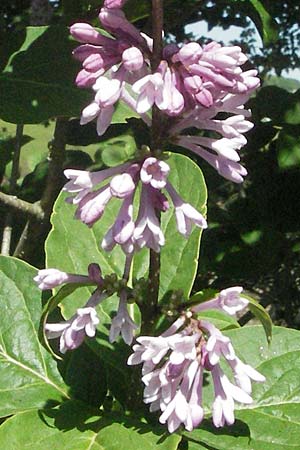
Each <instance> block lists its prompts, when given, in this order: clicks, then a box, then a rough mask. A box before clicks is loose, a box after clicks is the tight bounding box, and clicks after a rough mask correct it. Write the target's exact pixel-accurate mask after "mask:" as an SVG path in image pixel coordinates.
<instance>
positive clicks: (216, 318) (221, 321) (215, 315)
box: [198, 309, 240, 331]
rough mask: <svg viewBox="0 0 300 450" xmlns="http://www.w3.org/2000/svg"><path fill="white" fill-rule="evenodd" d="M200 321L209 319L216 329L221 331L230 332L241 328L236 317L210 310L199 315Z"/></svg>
mask: <svg viewBox="0 0 300 450" xmlns="http://www.w3.org/2000/svg"><path fill="white" fill-rule="evenodd" d="M198 318H199V319H208V320H209V321H210V322H211V323H213V324H214V326H215V327H217V328H219V330H223V331H224V330H230V329H231V328H239V327H240V325H239V323H238V322H237V321H236V319H235V318H234V317H231V316H229V315H228V314H225V313H223V312H222V311H217V310H213V309H209V310H207V311H201V313H199V314H198Z"/></svg>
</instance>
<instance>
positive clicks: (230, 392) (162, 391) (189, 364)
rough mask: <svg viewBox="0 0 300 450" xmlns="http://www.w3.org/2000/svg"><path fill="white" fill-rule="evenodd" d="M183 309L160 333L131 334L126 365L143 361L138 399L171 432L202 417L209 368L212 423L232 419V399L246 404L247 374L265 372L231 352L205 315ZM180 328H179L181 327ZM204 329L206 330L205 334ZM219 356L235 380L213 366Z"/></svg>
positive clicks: (252, 377)
mask: <svg viewBox="0 0 300 450" xmlns="http://www.w3.org/2000/svg"><path fill="white" fill-rule="evenodd" d="M191 317H192V314H191V313H189V312H188V313H186V314H185V315H182V316H181V317H180V318H179V319H177V320H176V322H174V323H173V324H172V325H171V326H170V327H169V328H168V330H166V331H165V333H163V334H162V335H161V336H158V337H148V336H142V337H140V338H137V344H136V345H134V346H133V352H134V353H133V354H132V355H131V356H130V357H129V359H128V364H129V365H135V364H140V363H142V364H143V368H142V374H143V377H142V381H143V383H144V384H145V389H144V402H145V403H146V404H149V405H150V411H159V410H160V411H161V415H160V418H159V421H160V422H161V423H163V424H164V423H167V425H168V430H169V432H170V433H173V432H174V431H175V430H177V429H178V428H179V426H180V425H181V424H183V425H184V426H185V429H186V430H188V431H192V430H193V429H194V428H195V427H196V426H198V425H199V424H200V423H201V421H202V419H203V414H204V412H203V408H202V384H203V373H204V370H207V371H208V372H210V373H211V374H212V377H213V383H214V390H215V400H214V402H213V408H212V409H213V422H214V425H215V426H216V427H220V426H224V425H225V424H226V423H227V424H228V425H230V424H233V422H234V402H235V401H237V402H240V403H245V404H251V403H252V402H253V400H252V398H251V397H250V395H249V394H250V393H251V380H255V381H260V382H261V381H264V380H265V378H264V376H263V375H261V374H260V373H259V372H257V371H256V370H255V369H253V368H252V367H251V366H248V365H247V364H244V363H242V362H241V361H240V360H239V359H238V358H237V357H236V355H235V353H234V350H233V347H232V345H231V342H230V340H229V338H227V337H225V336H223V335H222V333H221V332H220V331H219V330H218V329H217V328H216V327H214V325H213V324H211V323H209V322H207V321H202V320H201V321H198V322H196V321H195V319H193V318H192V319H191V322H190V324H188V323H186V322H187V321H188V320H189V319H190V318H191ZM184 325H186V326H185V328H183V329H182V327H183V326H184ZM207 334H209V336H208V337H207ZM221 355H222V356H224V357H225V360H226V361H227V362H228V364H229V365H230V367H231V368H232V371H233V374H234V377H235V380H236V385H234V384H233V383H231V382H230V381H229V379H228V378H227V376H226V375H225V374H224V373H223V371H222V370H221V368H220V366H219V361H220V356H221Z"/></svg>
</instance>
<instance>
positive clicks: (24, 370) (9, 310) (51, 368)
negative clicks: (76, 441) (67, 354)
mask: <svg viewBox="0 0 300 450" xmlns="http://www.w3.org/2000/svg"><path fill="white" fill-rule="evenodd" d="M0 267H1V272H0V321H1V326H0V360H1V364H0V393H1V395H0V416H2V417H3V416H7V415H9V414H13V413H17V412H19V411H24V410H26V409H33V408H39V407H43V406H44V405H45V404H46V403H47V402H49V401H60V400H61V399H64V398H67V397H68V389H67V387H66V386H65V384H64V382H63V380H62V378H61V376H60V374H59V372H58V370H57V367H56V364H55V362H54V361H53V360H52V358H51V356H50V355H49V354H48V352H46V350H45V349H44V348H43V347H42V346H41V345H40V343H39V340H38V328H39V322H40V318H41V291H40V290H39V289H38V288H37V287H36V285H35V283H34V282H33V277H34V276H35V275H36V269H34V268H33V267H31V266H29V265H28V264H26V263H24V262H22V261H19V260H17V259H14V258H9V257H3V256H1V257H0Z"/></svg>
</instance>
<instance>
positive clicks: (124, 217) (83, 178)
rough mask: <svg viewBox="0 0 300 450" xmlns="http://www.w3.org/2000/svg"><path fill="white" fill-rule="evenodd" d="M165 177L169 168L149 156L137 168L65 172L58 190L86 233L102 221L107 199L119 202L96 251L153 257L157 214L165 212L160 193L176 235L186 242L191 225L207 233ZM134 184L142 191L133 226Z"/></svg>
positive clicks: (159, 236)
mask: <svg viewBox="0 0 300 450" xmlns="http://www.w3.org/2000/svg"><path fill="white" fill-rule="evenodd" d="M169 172H170V167H169V165H168V164H167V163H166V162H165V161H160V160H158V159H157V158H154V157H153V156H151V157H148V158H146V159H144V160H143V161H142V162H140V163H130V162H128V163H125V164H122V165H120V166H117V167H113V168H110V169H105V170H102V171H99V172H85V171H81V170H72V169H68V170H65V175H66V177H67V178H68V179H69V180H70V181H69V182H68V183H67V184H66V185H65V187H64V190H65V191H67V192H69V193H71V194H72V196H71V197H68V198H67V201H68V202H69V203H73V204H74V205H76V206H77V209H76V213H75V217H76V218H77V219H80V220H81V221H82V222H83V223H85V224H86V225H88V226H89V227H91V226H93V224H94V223H95V222H96V221H97V220H99V219H100V218H101V217H102V215H103V213H104V210H105V207H106V205H107V204H108V202H109V201H110V200H111V199H112V198H119V199H120V200H121V201H122V204H121V207H120V210H119V213H118V215H117V217H116V220H115V222H114V224H113V225H112V226H111V227H110V228H109V230H108V231H107V232H106V234H105V236H104V238H103V241H102V244H101V245H102V248H103V249H104V250H106V251H111V250H112V249H113V248H114V246H115V245H116V244H118V245H120V246H121V248H122V249H123V251H124V252H125V253H126V254H132V253H133V252H134V251H137V250H139V249H141V248H143V247H148V248H151V249H153V250H154V251H156V252H159V251H160V247H161V246H163V245H164V243H165V237H164V234H163V232H162V230H161V227H160V223H159V220H158V218H157V212H165V211H167V210H168V208H169V203H168V200H167V198H166V196H165V194H164V193H162V191H161V190H162V189H163V188H164V189H165V190H166V191H167V193H168V194H169V196H170V198H171V200H172V203H173V205H174V209H175V215H176V221H177V227H178V231H179V232H180V233H181V234H182V235H183V236H185V237H186V238H187V237H188V236H189V235H190V233H191V228H192V224H195V225H197V226H198V227H200V228H206V227H207V223H206V220H205V219H204V217H203V216H202V214H200V213H199V212H198V211H197V210H196V209H195V208H194V207H193V206H192V205H190V204H189V203H186V202H185V201H184V200H183V199H182V198H181V197H180V195H179V194H178V193H177V191H176V190H175V188H174V187H173V186H172V184H171V183H170V182H168V180H167V177H168V174H169ZM101 182H104V183H105V184H104V186H102V187H100V188H98V189H95V190H93V189H94V188H95V187H97V185H99V184H100V183H101ZM139 182H141V185H142V186H141V195H140V207H139V211H138V215H137V218H136V220H134V208H133V200H134V195H135V192H136V189H137V186H138V183H139Z"/></svg>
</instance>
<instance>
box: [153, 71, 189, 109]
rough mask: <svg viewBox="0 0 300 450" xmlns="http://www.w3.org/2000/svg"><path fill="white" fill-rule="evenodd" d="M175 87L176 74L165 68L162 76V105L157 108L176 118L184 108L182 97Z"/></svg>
mask: <svg viewBox="0 0 300 450" xmlns="http://www.w3.org/2000/svg"><path fill="white" fill-rule="evenodd" d="M176 85H177V77H176V72H172V71H171V70H170V68H169V67H167V68H166V71H165V74H164V85H163V89H162V103H161V104H160V106H159V108H160V109H161V110H162V111H165V112H166V113H167V114H168V115H170V116H178V115H179V114H180V113H181V112H182V110H183V108H184V97H183V95H182V93H181V92H180V90H179V89H177V86H176Z"/></svg>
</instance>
